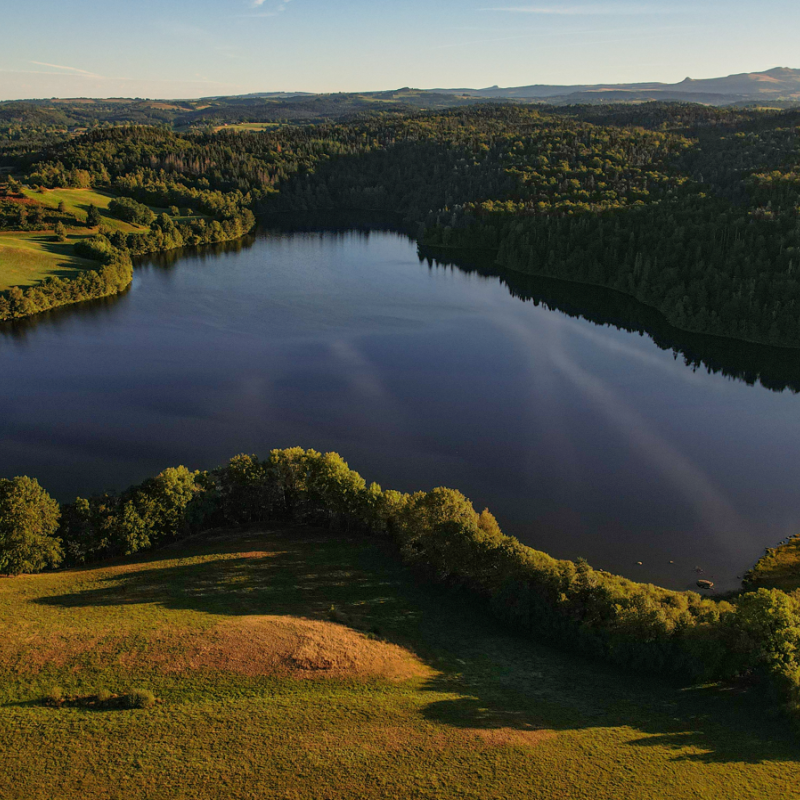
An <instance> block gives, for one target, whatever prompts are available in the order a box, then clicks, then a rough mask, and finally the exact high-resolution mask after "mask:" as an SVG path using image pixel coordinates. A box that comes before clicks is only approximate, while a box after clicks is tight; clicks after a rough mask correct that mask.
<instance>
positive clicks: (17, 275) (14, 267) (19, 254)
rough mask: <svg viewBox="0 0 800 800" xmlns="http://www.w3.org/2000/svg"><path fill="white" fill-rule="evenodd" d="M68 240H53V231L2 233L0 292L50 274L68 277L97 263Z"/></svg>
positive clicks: (72, 238) (30, 282)
mask: <svg viewBox="0 0 800 800" xmlns="http://www.w3.org/2000/svg"><path fill="white" fill-rule="evenodd" d="M78 238H80V237H78V236H70V237H69V240H70V241H68V242H66V243H64V244H59V243H58V242H55V241H53V234H39V233H0V292H2V291H5V290H6V289H10V288H11V287H12V286H23V287H24V286H33V285H35V284H37V283H40V282H41V281H43V280H44V279H45V278H47V277H50V276H58V277H60V278H68V277H70V276H72V275H74V274H75V273H77V272H80V271H81V270H84V269H94V268H95V267H97V264H96V263H94V262H92V261H87V260H86V259H83V258H78V257H77V256H75V255H74V254H73V252H72V242H74V241H75V240H76V239H78Z"/></svg>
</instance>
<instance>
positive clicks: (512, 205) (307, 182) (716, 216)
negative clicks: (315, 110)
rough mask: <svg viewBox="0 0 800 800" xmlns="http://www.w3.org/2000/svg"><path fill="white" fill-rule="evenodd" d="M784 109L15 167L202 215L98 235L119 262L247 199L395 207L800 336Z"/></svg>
mask: <svg viewBox="0 0 800 800" xmlns="http://www.w3.org/2000/svg"><path fill="white" fill-rule="evenodd" d="M798 123H800V112H797V111H786V112H775V111H755V110H747V111H745V110H737V109H709V108H704V107H701V106H691V105H683V104H658V103H652V104H644V105H643V106H624V107H611V108H597V107H592V108H587V107H566V108H559V109H554V108H546V107H544V108H531V107H528V106H515V105H513V104H503V105H491V104H482V105H474V106H469V107H465V108H459V109H454V110H447V111H441V112H419V113H390V112H384V113H377V114H372V115H363V116H357V117H355V118H354V119H352V120H351V121H348V122H341V123H325V124H320V125H313V126H305V127H299V126H293V127H283V128H276V129H274V130H269V131H265V132H247V131H233V130H228V131H225V130H223V131H219V132H217V133H212V132H209V131H203V132H195V133H188V134H176V133H173V132H171V131H169V130H165V129H163V128H156V127H119V128H106V129H98V130H96V131H91V132H89V133H87V134H84V135H82V136H80V137H77V138H75V139H73V140H70V141H66V142H65V141H60V140H59V141H56V142H54V143H53V144H52V145H51V146H49V147H44V148H43V149H40V150H38V151H35V152H28V153H24V154H22V155H20V156H18V157H17V159H16V165H17V169H18V170H19V172H20V174H21V176H22V178H23V179H24V180H25V181H26V182H27V183H28V184H29V185H32V186H36V185H39V186H45V187H48V188H53V187H69V186H92V187H103V188H105V189H107V190H108V191H110V192H112V193H113V194H115V195H117V196H120V197H126V198H131V199H133V200H135V201H136V202H139V203H142V204H146V205H149V206H161V207H166V206H176V207H183V208H186V209H188V210H189V211H190V212H193V213H195V214H200V215H204V216H205V217H208V221H207V220H206V219H197V220H194V221H193V222H191V223H180V224H176V223H171V222H170V220H169V219H168V218H167V219H164V215H161V216H160V217H159V218H158V219H155V220H153V221H152V222H151V223H150V225H151V228H150V231H149V232H147V233H146V234H145V235H139V236H138V237H133V236H131V235H128V236H126V237H122V236H121V235H115V236H116V238H115V236H106V237H105V238H106V239H108V241H109V243H110V244H111V246H112V247H113V248H114V250H115V251H117V252H118V256H119V257H124V256H125V255H126V254H127V255H139V254H142V253H147V252H155V251H158V250H164V249H168V248H170V247H175V246H181V244H201V243H205V242H213V241H224V240H225V239H228V238H233V237H236V236H238V235H241V233H242V232H243V231H244V232H246V230H249V229H250V228H252V226H253V224H254V217H253V213H254V212H259V211H262V210H264V211H319V210H332V209H359V210H375V211H382V212H387V211H390V212H393V213H398V214H400V215H402V217H403V219H404V220H405V221H406V223H407V224H408V225H409V226H410V227H411V229H412V230H413V232H414V234H415V235H416V237H417V239H418V240H419V241H420V242H421V243H423V244H427V245H431V246H437V247H449V248H456V247H457V248H462V249H465V250H469V249H474V248H485V249H488V250H491V251H492V252H494V253H496V259H497V263H498V264H499V265H501V266H503V267H505V268H507V269H510V270H514V271H517V272H520V273H524V274H530V275H537V276H547V277H554V278H559V279H566V280H571V281H576V282H579V283H585V284H594V285H598V286H604V287H607V288H611V289H614V290H617V291H620V292H624V293H625V294H628V295H630V296H632V297H635V298H636V299H637V300H639V301H640V302H642V303H645V304H646V305H649V306H651V307H653V308H655V309H657V310H658V311H659V312H660V313H661V314H663V316H664V317H665V319H666V320H667V321H668V322H669V323H670V324H671V325H673V326H674V327H676V328H680V329H682V330H687V331H693V332H698V333H706V334H713V335H717V336H724V337H731V338H736V339H740V340H746V341H752V342H757V343H763V344H770V345H780V346H784V347H798V346H800V280H798V277H797V270H798V267H800V216H799V214H800V212H799V211H798V209H800V178H798V175H799V174H800V141H799V140H798V130H799V129H800V127H799V125H798ZM187 225H188V227H187ZM100 235H103V234H102V233H101V234H100ZM95 249H96V250H98V249H99V250H105V249H106V247H105V243H103V242H99V241H98V242H97V248H95ZM6 300H8V298H6ZM16 313H17V315H20V314H21V313H22V312H21V311H20V309H19V308H18V309H17V312H16Z"/></svg>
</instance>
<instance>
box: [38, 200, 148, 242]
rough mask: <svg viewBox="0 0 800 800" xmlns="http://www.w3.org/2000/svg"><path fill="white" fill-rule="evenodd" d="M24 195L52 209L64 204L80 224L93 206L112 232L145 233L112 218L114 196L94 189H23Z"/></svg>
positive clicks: (84, 220)
mask: <svg viewBox="0 0 800 800" xmlns="http://www.w3.org/2000/svg"><path fill="white" fill-rule="evenodd" d="M23 194H24V195H25V196H26V197H29V198H30V199H31V200H34V201H36V202H37V203H41V204H42V205H44V206H48V207H50V208H58V204H59V203H62V202H63V203H64V210H65V211H66V212H67V213H68V214H72V215H73V216H75V217H77V219H78V220H79V221H80V222H86V215H87V213H88V211H89V206H90V205H93V206H95V207H96V208H97V210H98V211H99V212H100V218H101V220H102V224H103V225H105V226H106V227H108V228H110V229H111V230H115V231H124V232H125V233H131V232H135V231H143V230H144V228H142V227H140V226H138V225H131V224H130V223H128V222H123V221H122V220H119V219H116V218H115V217H112V216H111V214H110V213H109V211H108V205H109V203H110V202H111V201H112V200H113V199H114V195H113V194H108V193H106V192H98V191H95V190H94V189H44V190H43V191H39V190H37V189H23Z"/></svg>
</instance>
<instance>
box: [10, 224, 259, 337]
mask: <svg viewBox="0 0 800 800" xmlns="http://www.w3.org/2000/svg"><path fill="white" fill-rule="evenodd" d="M255 242H256V236H255V234H250V235H248V236H244V237H242V238H241V239H237V240H235V241H232V242H217V243H216V244H208V245H203V246H202V247H179V248H177V249H175V250H167V251H166V252H163V253H156V254H151V255H147V256H141V257H140V258H137V259H135V260H134V270H136V269H140V268H143V267H153V268H155V269H158V270H160V271H163V272H169V270H171V269H173V267H174V266H175V265H176V264H177V263H178V262H179V261H180V260H181V259H183V258H188V257H192V258H196V259H199V260H200V261H208V260H211V259H214V258H217V257H219V256H222V255H225V254H227V253H239V252H241V251H242V250H248V249H250V248H251V247H252V246H253V245H254V244H255ZM73 272H74V270H70V274H72V273H73ZM134 279H135V272H134ZM129 297H130V287H127V288H125V289H123V290H122V291H121V292H120V293H119V294H116V295H113V296H111V297H99V298H97V299H96V300H84V301H83V302H81V303H77V304H75V305H67V306H59V307H58V308H54V309H51V310H50V311H43V312H42V313H41V314H36V315H35V316H33V317H27V318H25V319H15V320H9V321H6V322H0V337H2V336H7V337H9V338H11V339H16V340H24V339H25V337H26V336H27V335H28V334H29V333H31V332H33V331H34V330H36V329H37V328H39V327H48V328H50V329H54V330H57V329H58V328H59V327H60V326H61V325H63V324H64V323H65V322H67V321H68V320H69V319H71V318H73V316H74V315H76V314H78V315H80V318H81V320H85V321H87V322H92V323H94V324H100V323H102V322H103V321H104V320H105V319H107V318H108V317H109V316H110V315H111V314H112V313H113V312H114V310H115V308H116V307H117V306H118V305H119V304H120V303H123V302H125V301H126V300H127V299H129Z"/></svg>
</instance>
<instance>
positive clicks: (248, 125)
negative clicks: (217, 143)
mask: <svg viewBox="0 0 800 800" xmlns="http://www.w3.org/2000/svg"><path fill="white" fill-rule="evenodd" d="M282 127H283V123H282V122H234V123H231V124H229V125H217V126H216V127H215V128H214V132H215V133H216V132H217V131H268V130H270V129H272V128H282Z"/></svg>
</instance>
